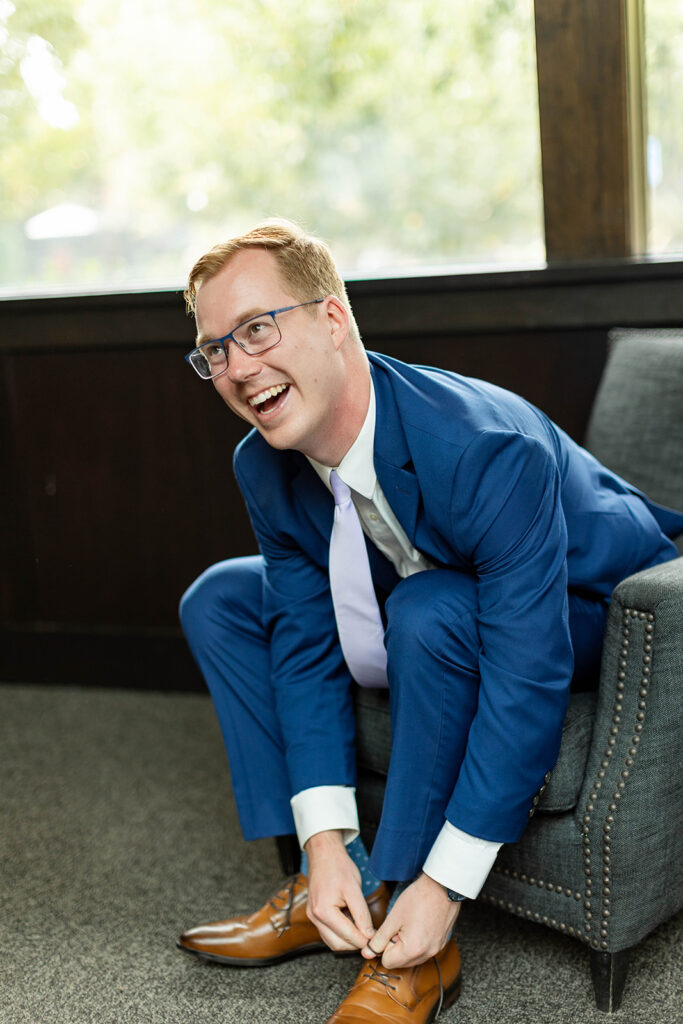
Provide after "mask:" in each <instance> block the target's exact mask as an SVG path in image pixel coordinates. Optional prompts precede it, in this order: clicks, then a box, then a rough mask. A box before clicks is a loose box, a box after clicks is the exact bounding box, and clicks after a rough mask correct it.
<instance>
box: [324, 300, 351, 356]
mask: <svg viewBox="0 0 683 1024" xmlns="http://www.w3.org/2000/svg"><path fill="white" fill-rule="evenodd" d="M324 308H325V315H326V316H327V324H328V327H329V329H330V336H331V338H332V342H333V344H334V347H335V348H336V349H339V348H341V346H342V345H343V344H344V342H345V341H346V339H347V337H348V334H349V312H348V310H347V308H346V306H345V305H344V303H343V302H342V301H341V299H338V298H337V296H336V295H328V296H327V298H326V299H325V307H324Z"/></svg>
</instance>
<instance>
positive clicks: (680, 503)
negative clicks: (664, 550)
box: [586, 329, 683, 554]
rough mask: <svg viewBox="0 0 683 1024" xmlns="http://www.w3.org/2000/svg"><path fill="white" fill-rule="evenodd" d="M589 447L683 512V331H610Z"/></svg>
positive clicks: (651, 494)
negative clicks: (682, 456)
mask: <svg viewBox="0 0 683 1024" xmlns="http://www.w3.org/2000/svg"><path fill="white" fill-rule="evenodd" d="M586 447H587V448H588V450H589V451H590V452H591V453H592V454H593V455H595V457H596V458H597V459H598V460H599V461H600V462H602V463H604V465H605V466H607V467H608V468H609V469H612V470H614V472H615V473H618V474H619V475H620V476H623V477H624V478H625V479H626V480H628V482H629V483H632V484H635V486H636V487H639V488H640V489H641V490H643V491H645V493H646V494H647V495H648V497H650V498H652V499H653V500H654V501H657V502H659V503H660V504H661V505H667V506H668V507H669V508H674V509H678V510H680V509H683V465H682V462H681V453H682V452H683V330H675V331H674V330H649V331H647V330H632V329H617V330H614V331H611V332H610V353H609V356H608V363H607V367H606V369H605V373H604V374H603V378H602V381H601V383H600V387H599V388H598V393H597V395H596V398H595V403H594V405H593V409H592V413H591V418H590V422H589V424H588V431H587V434H586ZM676 468H677V469H678V471H676ZM681 542H683V538H679V539H678V542H677V546H678V548H679V551H680V552H681V553H682V554H683V547H682V546H680V545H681Z"/></svg>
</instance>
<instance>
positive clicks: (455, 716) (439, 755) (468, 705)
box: [180, 556, 607, 880]
mask: <svg viewBox="0 0 683 1024" xmlns="http://www.w3.org/2000/svg"><path fill="white" fill-rule="evenodd" d="M262 581H263V561H262V559H261V557H260V556H253V557H246V558H236V559H230V560H228V561H225V562H219V563H218V564H216V565H214V566H211V567H210V568H209V569H207V570H206V572H204V573H203V574H202V575H201V576H200V577H199V578H198V579H197V580H196V581H195V582H194V583H193V584H192V586H191V587H190V588H189V589H188V590H187V592H186V593H185V595H184V596H183V599H182V601H181V607H180V614H181V621H182V625H183V629H184V632H185V635H186V637H187V640H188V643H189V645H190V648H191V650H192V653H193V655H194V657H195V659H196V661H197V663H198V665H199V667H200V669H201V671H202V673H203V675H204V678H205V680H206V683H207V685H208V687H209V690H210V693H211V696H212V699H213V702H214V706H215V708H216V712H217V715H218V719H219V722H220V727H221V730H222V734H223V739H224V742H225V747H226V750H227V753H228V758H229V762H230V770H231V775H232V783H233V789H234V794H235V801H236V804H237V809H238V813H239V817H240V823H241V826H242V830H243V833H244V836H245V838H246V839H258V838H262V837H265V836H274V835H284V834H287V833H292V832H294V820H293V817H292V812H291V807H290V798H291V796H292V795H293V794H292V793H291V791H290V786H289V778H288V772H287V765H286V760H285V752H284V741H283V737H282V733H281V729H280V724H279V721H278V719H277V716H276V712H275V700H274V697H273V690H272V686H271V682H270V650H269V645H268V642H267V638H266V636H265V631H264V628H263V625H262V592H263V585H262ZM606 609H607V603H606V602H605V601H603V600H594V599H591V598H588V597H585V596H581V595H577V594H572V593H570V595H569V626H570V632H571V636H572V643H573V647H574V658H575V671H574V680H573V683H572V685H573V686H576V687H578V688H586V687H588V686H590V685H591V682H592V681H593V680H594V679H595V678H596V677H597V670H598V667H599V662H600V652H601V648H602V638H603V632H604V625H605V616H606ZM385 614H386V622H387V628H386V633H385V643H386V647H387V656H388V676H389V699H390V708H391V721H392V754H391V762H390V766H389V771H388V777H387V786H386V793H385V800H384V809H383V814H382V821H381V824H380V829H379V832H378V835H377V840H376V842H375V847H374V850H373V856H372V859H371V867H372V870H373V871H374V873H375V874H376V875H377V876H378V877H380V878H384V879H387V880H389V879H395V880H407V879H411V878H414V877H415V876H416V875H417V874H418V873H419V871H420V869H421V867H422V864H423V863H424V860H425V859H426V856H427V854H428V853H429V850H430V848H431V846H432V844H433V842H434V840H435V838H436V836H437V835H438V833H439V831H440V830H441V827H442V825H443V821H444V809H445V807H446V805H447V804H448V800H449V797H450V795H451V792H452V791H453V788H454V786H455V782H456V780H457V776H458V772H459V769H460V765H461V763H462V760H463V757H464V753H465V748H466V745H467V738H468V732H469V728H470V725H471V723H472V719H473V717H474V714H475V712H476V709H477V700H478V693H479V673H478V658H479V647H480V642H479V635H478V631H477V588H476V583H475V580H474V578H473V577H472V576H469V575H467V574H465V573H462V572H458V571H455V570H448V569H434V570H429V571H428V572H422V573H417V574H416V575H414V576H410V577H408V578H407V579H404V580H400V581H399V583H398V584H397V585H396V586H395V587H394V589H393V591H392V592H391V594H390V595H389V597H388V599H387V601H386V605H385Z"/></svg>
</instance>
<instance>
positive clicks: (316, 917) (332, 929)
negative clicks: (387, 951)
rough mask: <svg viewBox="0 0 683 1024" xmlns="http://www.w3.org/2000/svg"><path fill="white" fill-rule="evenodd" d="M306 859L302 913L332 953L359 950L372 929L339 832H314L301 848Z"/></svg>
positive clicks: (357, 877) (357, 879)
mask: <svg viewBox="0 0 683 1024" xmlns="http://www.w3.org/2000/svg"><path fill="white" fill-rule="evenodd" d="M304 850H305V851H306V856H307V857H308V904H307V907H306V913H307V914H308V917H309V919H310V920H311V921H312V922H313V924H314V925H315V926H316V928H317V929H318V931H319V932H320V935H321V938H322V939H323V941H324V942H326V943H327V945H328V946H329V947H330V949H333V950H334V951H335V952H341V951H343V950H351V949H362V948H363V946H365V945H366V944H367V941H368V939H371V938H372V936H373V935H374V932H375V929H374V927H373V924H372V919H371V917H370V911H369V909H368V905H367V903H366V902H365V897H364V896H363V892H362V889H361V884H360V871H359V870H358V868H357V867H356V865H355V864H354V863H353V861H352V860H351V858H350V857H349V855H348V853H347V852H346V847H345V846H344V842H343V840H342V833H341V831H339V830H332V831H329V832H317V833H316V834H315V835H314V836H311V838H310V839H309V840H308V841H307V842H306V843H305V844H304Z"/></svg>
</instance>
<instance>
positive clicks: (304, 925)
mask: <svg viewBox="0 0 683 1024" xmlns="http://www.w3.org/2000/svg"><path fill="white" fill-rule="evenodd" d="M307 899H308V879H307V878H306V876H305V875H301V874H299V875H294V876H293V877H292V878H289V879H287V881H286V882H285V884H284V885H283V887H282V888H281V889H280V890H279V891H278V892H276V893H275V895H274V896H272V897H271V898H270V899H269V900H268V902H267V903H266V905H265V906H264V907H262V908H261V909H260V910H257V911H256V913H254V914H244V915H242V916H241V917H232V918H230V919H229V920H228V921H215V922H214V923H212V924H203V925H200V926H199V927H198V928H190V929H189V931H186V932H183V934H182V935H181V936H180V938H179V939H178V943H177V945H178V946H179V947H180V949H184V950H185V951H186V952H188V953H194V954H195V955H196V956H200V957H202V958H203V959H204V960H214V961H216V962H218V963H220V964H231V965H232V966H235V967H267V966H269V965H270V964H277V963H280V962H281V961H282V960H290V959H291V958H292V957H295V956H302V955H303V954H305V953H315V952H317V951H319V950H323V949H328V948H329V947H328V946H326V945H325V943H324V942H323V940H322V939H321V938H320V933H319V932H318V929H317V928H316V927H315V925H314V924H312V923H311V922H310V921H309V920H308V918H307V917H306V901H307ZM367 902H368V907H369V908H370V916H371V917H372V921H373V924H374V926H375V928H379V926H380V924H381V923H382V921H383V920H384V918H385V917H386V913H387V905H388V903H389V893H388V891H387V888H386V886H385V885H384V883H382V884H381V885H380V887H379V888H378V889H376V890H375V892H373V893H372V894H371V895H370V896H368V900H367Z"/></svg>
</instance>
